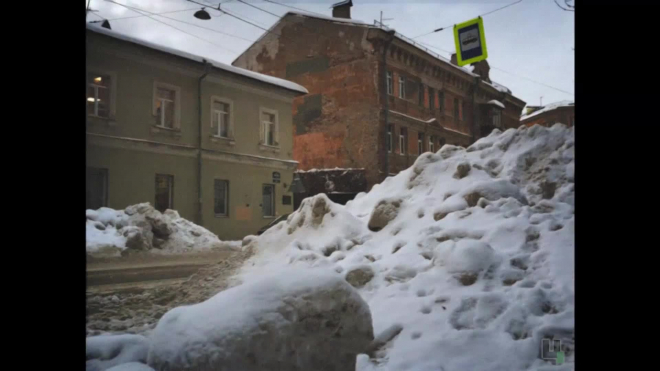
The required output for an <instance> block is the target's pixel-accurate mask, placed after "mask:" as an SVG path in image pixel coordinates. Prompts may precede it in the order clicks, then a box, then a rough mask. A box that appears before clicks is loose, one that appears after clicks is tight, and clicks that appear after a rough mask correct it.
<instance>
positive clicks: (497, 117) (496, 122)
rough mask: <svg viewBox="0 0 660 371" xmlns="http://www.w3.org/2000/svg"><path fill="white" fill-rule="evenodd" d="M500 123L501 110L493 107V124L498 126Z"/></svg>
mask: <svg viewBox="0 0 660 371" xmlns="http://www.w3.org/2000/svg"><path fill="white" fill-rule="evenodd" d="M501 125H502V112H500V110H498V109H495V110H494V112H493V126H494V127H496V128H500V127H501Z"/></svg>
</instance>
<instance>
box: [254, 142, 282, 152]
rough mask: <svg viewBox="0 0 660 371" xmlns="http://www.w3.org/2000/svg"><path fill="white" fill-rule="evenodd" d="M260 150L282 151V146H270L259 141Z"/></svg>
mask: <svg viewBox="0 0 660 371" xmlns="http://www.w3.org/2000/svg"><path fill="white" fill-rule="evenodd" d="M259 150H260V151H267V152H275V153H280V147H275V146H269V145H267V144H263V143H259Z"/></svg>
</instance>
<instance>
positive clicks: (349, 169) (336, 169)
mask: <svg viewBox="0 0 660 371" xmlns="http://www.w3.org/2000/svg"><path fill="white" fill-rule="evenodd" d="M319 171H364V168H363V167H362V168H341V167H336V168H334V169H311V170H296V173H316V172H319Z"/></svg>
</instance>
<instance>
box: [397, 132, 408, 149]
mask: <svg viewBox="0 0 660 371" xmlns="http://www.w3.org/2000/svg"><path fill="white" fill-rule="evenodd" d="M404 129H405V130H406V135H403V130H404ZM407 136H408V128H404V127H401V128H399V154H400V155H401V156H405V155H406V154H407V153H408V151H407V148H406V147H407V145H406V141H407V139H408V138H406V137H407Z"/></svg>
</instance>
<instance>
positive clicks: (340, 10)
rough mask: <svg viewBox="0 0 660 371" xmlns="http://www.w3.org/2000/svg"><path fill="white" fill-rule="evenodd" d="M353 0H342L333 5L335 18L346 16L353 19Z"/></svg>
mask: <svg viewBox="0 0 660 371" xmlns="http://www.w3.org/2000/svg"><path fill="white" fill-rule="evenodd" d="M352 6H353V0H345V1H340V2H338V3H335V4H333V5H332V17H333V18H346V19H351V7H352Z"/></svg>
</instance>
